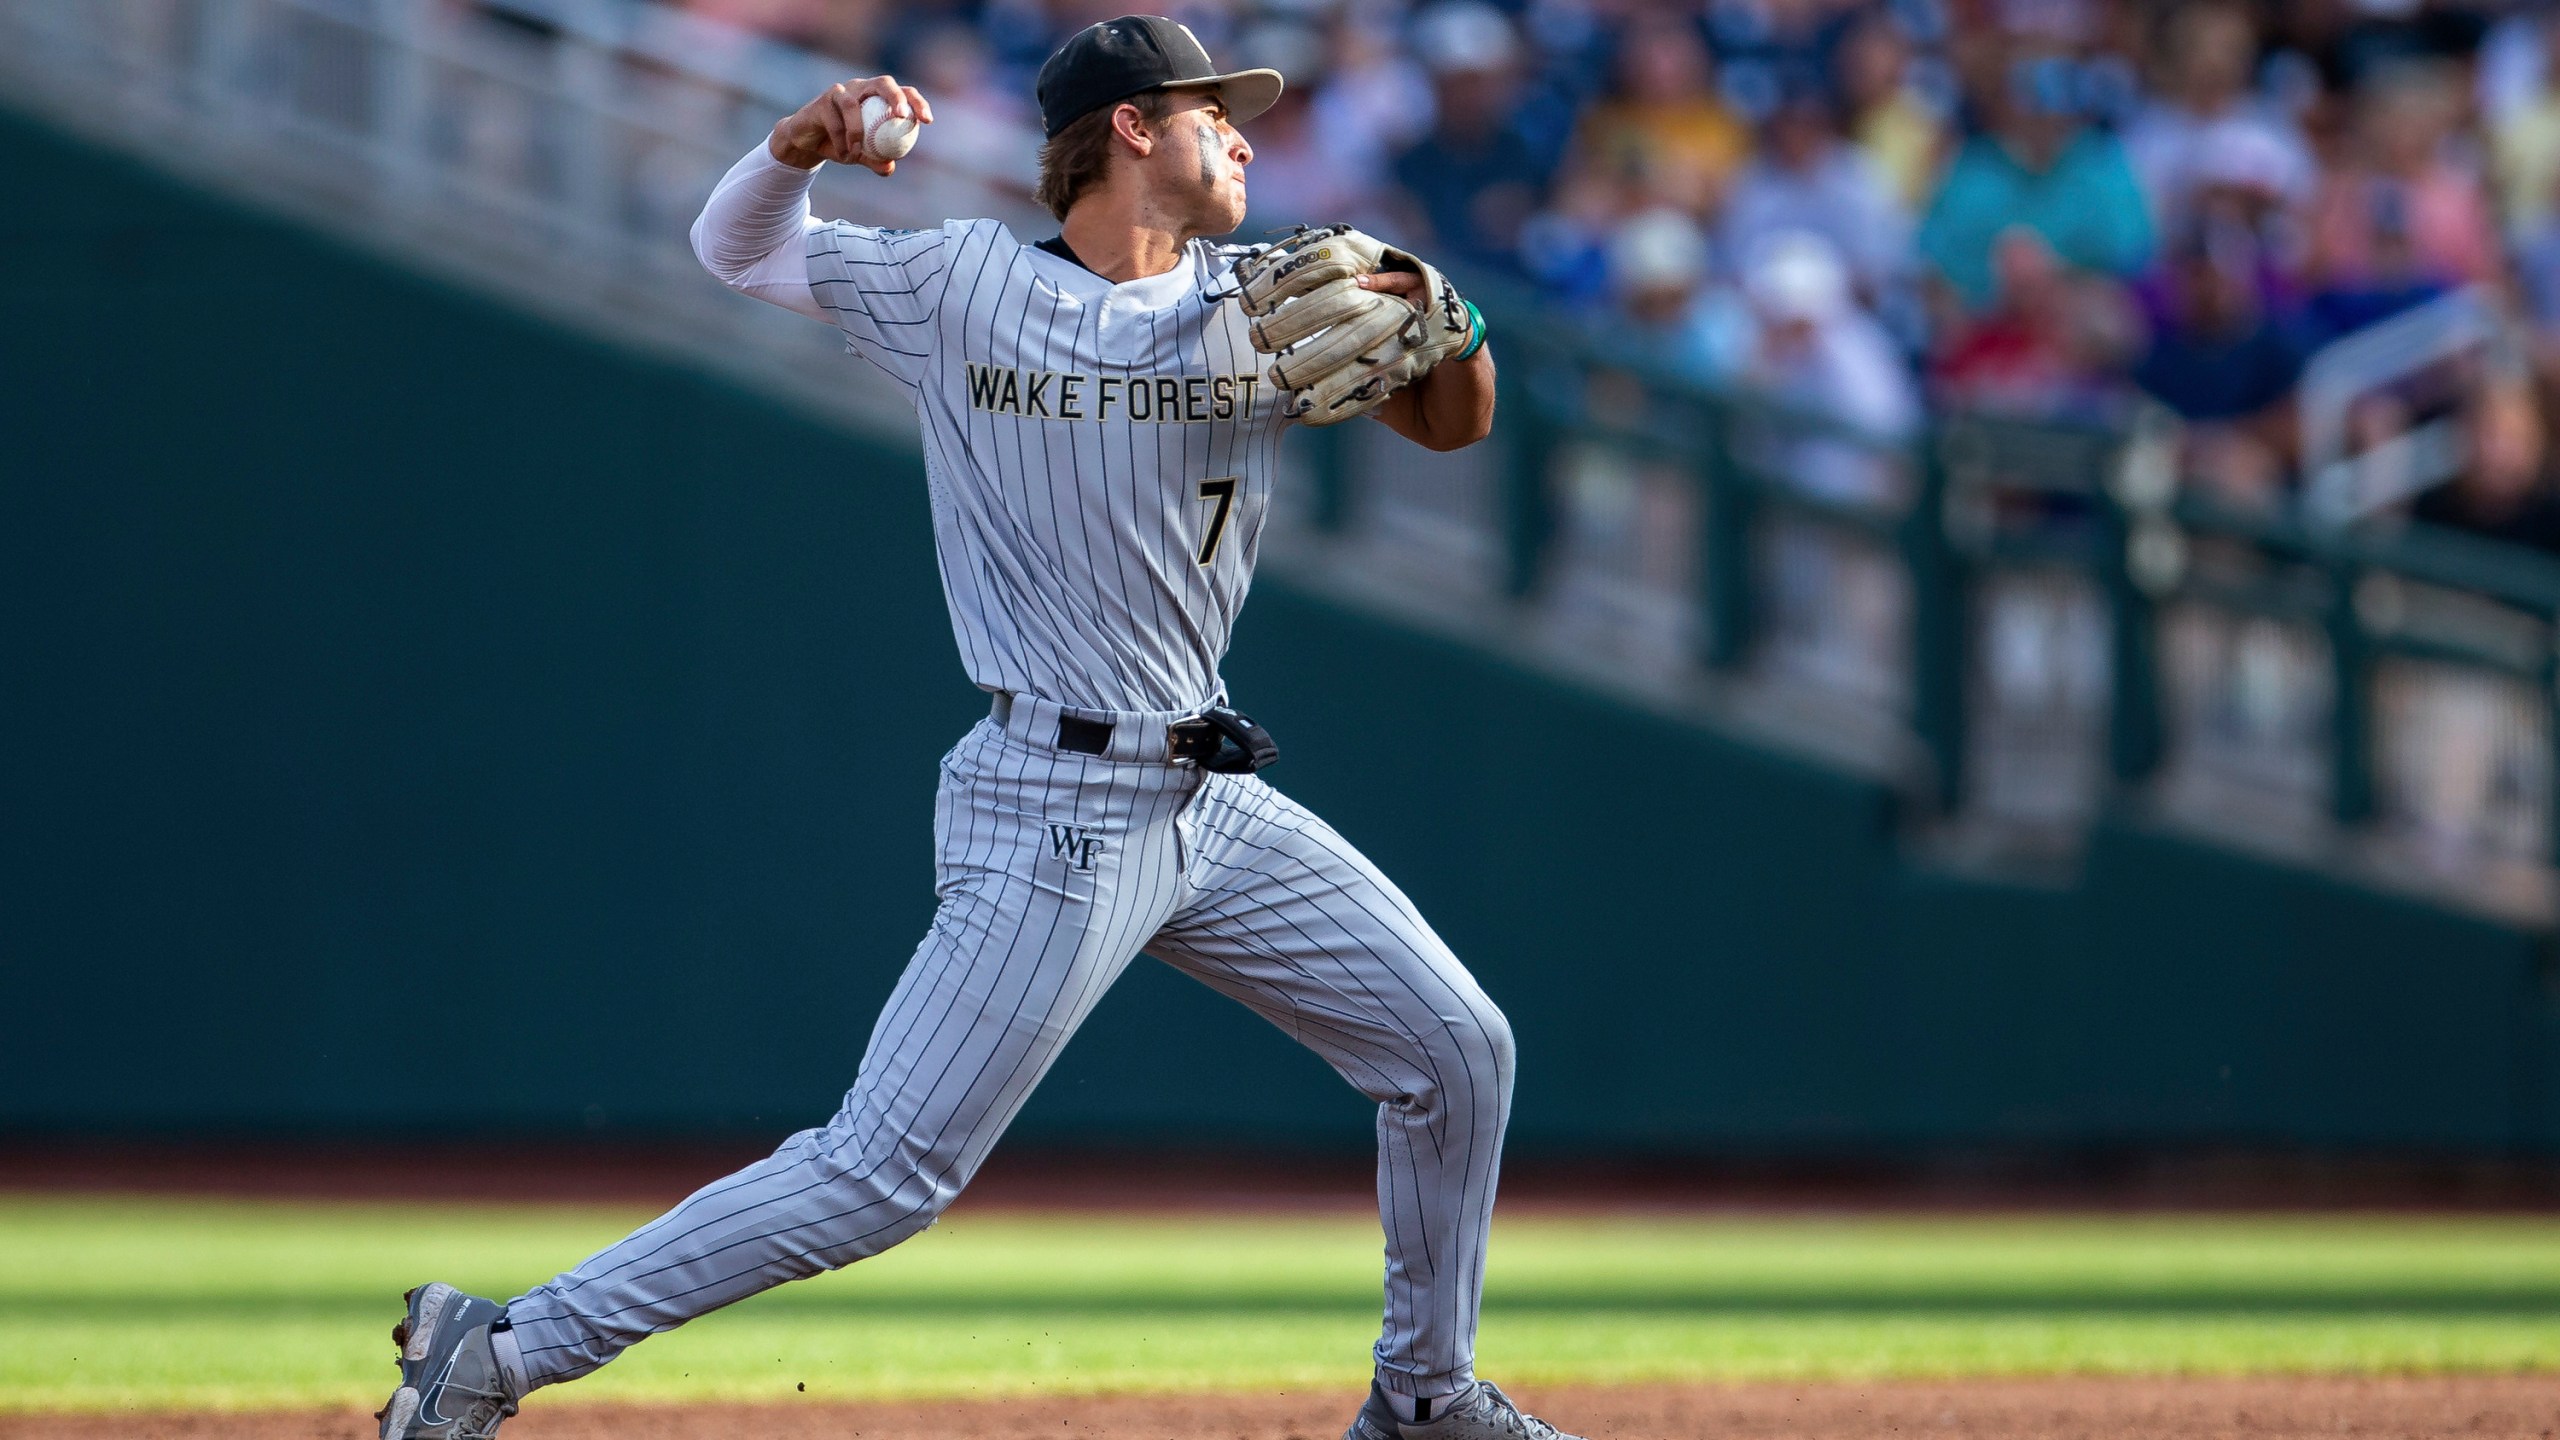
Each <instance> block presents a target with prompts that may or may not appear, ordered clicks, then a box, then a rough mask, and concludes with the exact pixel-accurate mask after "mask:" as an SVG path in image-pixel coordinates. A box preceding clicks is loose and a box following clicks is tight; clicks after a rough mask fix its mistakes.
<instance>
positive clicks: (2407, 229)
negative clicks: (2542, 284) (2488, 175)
mask: <svg viewBox="0 0 2560 1440" xmlns="http://www.w3.org/2000/svg"><path fill="white" fill-rule="evenodd" d="M2455 103H2456V92H2455V91H2454V89H2453V87H2452V80H2451V77H2450V75H2448V74H2447V73H2446V72H2444V71H2443V70H2441V69H2439V68H2437V67H2434V66H2431V65H2421V64H2415V63H2410V64H2402V65H2397V66H2394V67H2392V68H2390V69H2388V70H2385V71H2383V72H2381V73H2380V74H2378V75H2376V76H2375V78H2374V79H2373V80H2372V81H2371V82H2370V83H2369V84H2368V85H2367V86H2366V87H2365V89H2364V92H2363V94H2362V95H2361V96H2360V98H2359V102H2358V109H2357V123H2356V141H2357V143H2356V144H2355V145H2353V146H2352V147H2349V148H2348V149H2347V151H2346V153H2345V154H2344V155H2343V156H2342V157H2341V158H2340V160H2339V161H2338V163H2336V164H2335V165H2333V166H2332V167H2331V169H2330V171H2329V174H2328V176H2327V178H2326V179H2325V180H2324V181H2323V182H2322V185H2321V188H2320V193H2319V197H2318V199H2317V200H2315V201H2314V202H2313V206H2312V211H2311V222H2310V232H2309V243H2310V253H2309V258H2308V265H2307V270H2308V283H2309V286H2310V289H2311V292H2312V294H2311V300H2310V317H2311V320H2312V323H2313V325H2314V327H2315V330H2316V332H2317V335H2318V338H2323V339H2325V338H2328V337H2331V336H2336V335H2343V334H2346V333H2348V332H2349V331H2352V330H2355V329H2359V328H2361V327H2362V326H2365V325H2368V324H2371V323H2372V322H2374V321H2376V320H2379V319H2383V318H2385V317H2387V316H2389V315H2393V314H2396V313H2398V312H2399V311H2401V310H2404V309H2407V308H2408V307H2409V306H2410V305H2413V304H2416V303H2419V302H2420V301H2423V300H2425V299H2428V298H2430V297H2432V296H2434V295H2437V294H2441V293H2442V292H2443V291H2444V290H2445V289H2446V288H2447V287H2449V286H2453V285H2464V284H2473V283H2480V282H2486V281H2490V280H2493V279H2495V278H2497V276H2498V274H2499V272H2500V269H2501V267H2502V265H2503V263H2504V262H2503V247H2502V246H2501V245H2500V243H2499V240H2498V231H2497V225H2496V223H2495V222H2494V221H2493V220H2492V218H2491V216H2490V211H2489V203H2488V199H2487V196H2486V195H2485V194H2484V193H2483V191H2482V189H2481V187H2480V184H2479V182H2478V180H2477V179H2476V177H2474V176H2473V175H2472V174H2471V173H2469V172H2468V171H2467V170H2465V169H2463V168H2462V167H2460V166H2459V165H2457V164H2455V163H2454V161H2453V160H2452V159H2451V158H2450V157H2449V156H2448V155H2447V154H2446V153H2445V149H2446V142H2447V139H2448V137H2449V133H2450V131H2451V129H2452V126H2453V123H2454V119H2455V112H2454V105H2455Z"/></svg>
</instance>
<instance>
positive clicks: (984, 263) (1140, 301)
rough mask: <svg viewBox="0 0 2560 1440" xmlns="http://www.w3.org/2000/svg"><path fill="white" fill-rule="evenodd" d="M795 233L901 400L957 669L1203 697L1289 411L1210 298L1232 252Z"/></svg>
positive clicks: (1239, 321)
mask: <svg viewBox="0 0 2560 1440" xmlns="http://www.w3.org/2000/svg"><path fill="white" fill-rule="evenodd" d="M807 243H808V259H809V284H810V289H811V290H812V291H813V292H814V293H815V294H816V296H817V298H818V303H819V304H820V305H821V306H823V307H824V308H825V310H826V311H827V313H828V314H829V315H831V316H833V317H834V318H835V320H836V322H837V324H838V325H839V326H841V327H842V329H843V330H844V333H845V338H846V341H847V344H848V346H849V348H851V349H852V351H853V352H854V353H855V354H857V355H860V356H862V357H863V358H865V359H867V360H870V361H871V362H872V363H873V364H876V365H878V366H879V367H880V368H881V369H883V370H885V371H887V372H888V373H889V374H890V375H892V376H894V377H896V378H897V379H898V380H899V382H900V383H902V384H904V385H905V386H906V387H907V388H908V389H909V391H910V392H912V394H913V396H914V400H915V407H916V416H917V418H918V420H919V421H921V422H922V427H923V432H924V458H925V473H926V478H927V482H928V483H929V485H930V486H931V488H932V499H933V528H934V543H935V548H936V550H937V551H938V552H939V555H940V559H941V563H942V589H943V595H944V598H945V599H946V600H947V601H948V603H949V605H950V608H951V628H952V630H953V632H954V633H955V634H956V635H957V637H958V639H959V642H960V655H961V660H962V663H963V664H964V665H966V667H967V668H968V672H969V678H970V679H971V680H972V681H974V682H976V684H977V685H978V686H979V687H980V688H982V689H986V690H1003V691H1010V692H1013V693H1016V694H1030V695H1037V696H1041V697H1043V698H1045V699H1049V700H1054V701H1057V702H1059V703H1061V704H1065V705H1075V706H1083V707H1089V708H1093V709H1100V710H1180V709H1188V708H1191V707H1194V706H1199V705H1203V704H1206V703H1208V702H1209V701H1211V700H1214V699H1216V698H1218V697H1219V696H1220V694H1221V693H1222V690H1223V687H1222V684H1221V682H1220V680H1219V678H1218V661H1219V659H1220V658H1221V657H1222V656H1224V655H1225V653H1226V649H1227V638H1228V635H1229V633H1230V631H1231V629H1232V627H1233V625H1234V622H1235V616H1236V610H1237V608H1238V607H1239V606H1241V605H1242V604H1243V603H1244V596H1245V589H1246V587H1247V585H1248V584H1249V583H1250V582H1251V580H1252V576H1253V561H1254V553H1255V549H1256V546H1257V544H1258V542H1259V540H1260V538H1261V533H1262V521H1263V516H1264V514H1265V512H1266V510H1267V508H1268V505H1269V501H1270V495H1271V482H1272V473H1273V470H1274V468H1275V460H1276V455H1277V451H1278V447H1279V439H1280V434H1281V432H1282V430H1283V429H1284V428H1285V427H1286V425H1287V422H1286V421H1285V420H1283V419H1282V418H1281V417H1280V414H1279V406H1278V401H1279V398H1280V397H1279V396H1278V395H1277V394H1276V393H1275V392H1274V391H1273V389H1272V387H1271V384H1270V382H1269V380H1268V379H1267V378H1266V377H1265V376H1264V375H1263V373H1262V372H1263V369H1264V361H1263V358H1262V357H1261V356H1260V355H1259V354H1257V353H1256V352H1255V350H1254V348H1253V345H1252V343H1251V341H1250V340H1248V339H1247V338H1246V334H1245V324H1244V319H1243V316H1242V315H1241V314H1240V313H1239V312H1238V310H1237V309H1236V307H1234V306H1232V305H1225V304H1219V303H1216V302H1213V301H1212V300H1210V299H1209V298H1208V297H1209V295H1210V293H1211V292H1213V291H1215V290H1218V289H1219V288H1221V287H1222V286H1224V284H1225V283H1226V280H1227V276H1228V272H1229V271H1230V270H1231V269H1232V268H1233V265H1234V260H1235V257H1236V256H1237V255H1239V254H1241V253H1243V250H1244V247H1241V246H1223V245H1214V244H1211V243H1210V242H1207V241H1204V240H1194V241H1192V242H1190V244H1189V245H1188V246H1187V247H1186V250H1185V253H1184V256H1183V259H1182V263H1180V264H1179V265H1177V266H1175V267H1174V268H1173V269H1172V270H1170V271H1167V272H1166V273H1164V274H1162V275H1155V276H1149V277H1147V278H1145V279H1141V280H1133V281H1131V282H1129V283H1128V284H1125V285H1114V284H1112V283H1111V282H1110V281H1108V280H1105V279H1103V278H1102V277H1101V276H1099V275H1096V274H1094V273H1093V272H1092V271H1090V270H1087V269H1085V268H1084V267H1083V266H1081V265H1078V264H1076V263H1074V262H1073V261H1070V260H1067V259H1065V258H1063V257H1061V256H1058V255H1054V254H1051V253H1049V252H1048V251H1045V250H1042V249H1040V248H1038V247H1037V246H1034V245H1027V244H1024V243H1023V242H1021V241H1019V240H1017V239H1015V238H1014V236H1013V233H1012V231H1010V230H1008V229H1007V228H1006V227H1005V226H1003V225H1001V224H998V223H997V222H995V221H993V220H954V221H951V222H949V223H948V224H945V225H944V226H943V227H942V228H941V229H939V230H910V231H899V230H881V229H878V228H875V227H872V226H865V225H853V224H848V223H845V222H842V221H838V222H835V223H833V224H822V225H816V226H813V227H812V228H811V229H810V230H809V232H808V242H807Z"/></svg>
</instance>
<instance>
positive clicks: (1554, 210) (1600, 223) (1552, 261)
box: [1520, 166, 1695, 313]
mask: <svg viewBox="0 0 2560 1440" xmlns="http://www.w3.org/2000/svg"><path fill="white" fill-rule="evenodd" d="M1642 193H1643V192H1642V190H1641V188H1640V187H1637V186H1635V185H1633V184H1632V183H1631V182H1629V181H1628V180H1627V179H1626V178H1625V177H1623V176H1618V175H1612V174H1609V173H1608V172H1606V171H1601V170H1585V169H1580V168H1577V167H1573V166H1567V167H1566V168H1565V170H1564V172H1563V173H1562V174H1560V175H1559V176H1557V177H1556V185H1555V192H1554V194H1553V195H1552V196H1551V197H1550V199H1549V202H1548V204H1547V207H1546V208H1545V209H1544V210H1541V211H1539V212H1538V213H1537V214H1536V215H1533V216H1531V217H1530V218H1529V221H1528V223H1527V224H1526V225H1524V226H1522V227H1521V231H1520V257H1521V260H1522V262H1523V263H1524V264H1525V265H1526V266H1527V268H1528V272H1529V278H1530V279H1532V280H1535V281H1536V282H1538V287H1539V289H1541V290H1542V291H1544V292H1545V293H1546V294H1547V295H1548V297H1549V298H1551V299H1553V300H1554V301H1555V302H1556V303H1557V304H1558V305H1560V306H1562V307H1564V308H1565V309H1567V310H1572V311H1577V312H1585V313H1588V312H1590V311H1593V310H1595V309H1597V308H1600V307H1603V306H1605V305H1606V304H1607V303H1608V301H1609V298H1610V288H1609V244H1610V240H1611V238H1612V236H1613V234H1614V233H1615V231H1616V230H1617V228H1618V224H1619V222H1620V221H1621V220H1623V219H1624V218H1626V216H1627V215H1628V214H1629V213H1630V212H1639V211H1641V210H1642V209H1643V208H1644V207H1643V205H1642V204H1641V203H1639V202H1640V200H1641V197H1642ZM1691 228H1693V229H1694V228H1695V227H1694V226H1692V227H1691Z"/></svg>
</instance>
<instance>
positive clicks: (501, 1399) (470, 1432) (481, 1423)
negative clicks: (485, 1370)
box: [444, 1380, 516, 1440]
mask: <svg viewBox="0 0 2560 1440" xmlns="http://www.w3.org/2000/svg"><path fill="white" fill-rule="evenodd" d="M444 1388H445V1390H446V1391H447V1392H448V1393H450V1394H456V1395H468V1396H470V1397H471V1408H470V1409H469V1410H467V1411H465V1412H463V1416H462V1419H461V1420H460V1421H459V1422H457V1423H456V1424H455V1426H454V1431H453V1433H454V1440H496V1436H497V1433H498V1426H499V1424H500V1422H502V1421H504V1420H505V1419H506V1418H507V1417H508V1416H510V1415H513V1414H514V1413H516V1402H515V1400H514V1398H513V1397H511V1396H509V1395H508V1394H507V1392H506V1391H505V1390H504V1389H503V1388H500V1389H490V1390H478V1389H474V1388H472V1387H471V1386H468V1385H457V1384H454V1383H453V1382H452V1381H450V1380H448V1381H446V1382H445V1387H444Z"/></svg>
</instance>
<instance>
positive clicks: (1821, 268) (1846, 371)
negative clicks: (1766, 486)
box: [1735, 230, 1920, 500]
mask: <svg viewBox="0 0 2560 1440" xmlns="http://www.w3.org/2000/svg"><path fill="white" fill-rule="evenodd" d="M1743 296H1744V299H1745V300H1747V301H1748V304H1747V305H1746V306H1745V307H1744V310H1743V312H1742V315H1743V319H1744V322H1745V328H1744V331H1743V334H1742V335H1741V336H1740V337H1739V345H1738V347H1737V348H1738V351H1739V355H1738V362H1739V363H1738V365H1737V366H1736V372H1737V373H1736V375H1735V380H1736V382H1737V383H1738V384H1739V385H1740V386H1741V387H1742V388H1744V389H1746V390H1750V391H1753V392H1756V393H1758V394H1761V395H1765V396H1767V397H1768V398H1769V399H1771V400H1774V401H1776V402H1777V403H1778V404H1779V405H1781V406H1783V407H1785V408H1786V409H1787V410H1788V411H1790V412H1793V413H1795V414H1800V415H1810V416H1815V417H1818V418H1820V419H1823V420H1826V421H1829V422H1831V423H1833V424H1836V425H1839V426H1842V427H1844V428H1845V429H1848V430H1851V431H1856V432H1859V433H1860V434H1861V435H1863V436H1866V437H1869V438H1871V439H1873V440H1878V441H1887V442H1892V441H1900V440H1903V439H1905V438H1907V437H1908V436H1909V435H1910V434H1911V433H1912V431H1913V430H1915V429H1916V428H1918V426H1919V423H1920V397H1919V393H1918V390H1917V388H1916V387H1915V386H1914V385H1913V384H1912V380H1911V372H1910V370H1909V369H1908V367H1906V366H1905V365H1904V363H1903V360H1902V355H1901V352H1900V350H1899V349H1898V348H1897V347H1896V346H1895V344H1894V342H1893V337H1892V336H1890V335H1888V334H1887V333H1886V332H1885V328H1884V326H1882V325H1880V324H1878V323H1877V322H1876V319H1875V317H1874V316H1872V315H1870V314H1868V313H1867V312H1866V311H1865V310H1864V309H1863V308H1861V307H1860V306H1859V304H1858V299H1857V295H1856V294H1855V292H1854V291H1853V289H1852V288H1851V278H1850V275H1849V270H1848V267H1847V266H1846V265H1844V264H1843V263H1842V262H1841V257H1840V255H1839V252H1838V251H1837V250H1835V249H1834V248H1833V247H1832V244H1831V242H1830V241H1829V240H1828V239H1826V238H1824V237H1823V236H1820V235H1817V234H1814V233H1812V232H1811V231H1802V230H1798V231H1779V232H1777V233H1774V234H1772V235H1770V236H1768V237H1767V238H1766V239H1765V240H1764V241H1762V243H1761V244H1760V246H1759V248H1758V249H1757V251H1755V252H1754V254H1753V257H1752V259H1751V261H1750V263H1749V265H1748V267H1747V268H1746V269H1745V271H1744V280H1743ZM1769 458H1770V459H1771V460H1773V461H1774V462H1775V468H1776V469H1777V470H1778V471H1779V472H1780V473H1782V474H1785V475H1786V476H1788V477H1789V478H1790V479H1791V480H1793V481H1794V482H1795V483H1796V484H1797V485H1799V486H1801V487H1803V488H1804V489H1806V490H1809V491H1811V492H1813V493H1815V494H1820V495H1827V496H1830V497H1832V498H1834V499H1843V500H1849V499H1864V500H1881V499H1884V498H1886V495H1887V493H1888V492H1889V490H1890V487H1891V486H1892V484H1893V482H1894V479H1895V477H1896V476H1898V475H1899V474H1900V473H1901V467H1900V466H1899V465H1898V464H1897V463H1895V461H1894V460H1893V459H1890V458H1886V457H1880V456H1879V455H1878V454H1877V453H1876V451H1875V449H1874V448H1873V447H1872V446H1871V445H1867V444H1861V443H1858V442H1856V441H1853V440H1849V439H1844V438H1842V437H1839V436H1830V435H1798V436H1794V437H1792V438H1789V439H1787V440H1785V441H1784V442H1783V443H1782V444H1781V445H1780V447H1779V453H1777V454H1775V455H1772V456H1771V457H1769Z"/></svg>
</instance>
